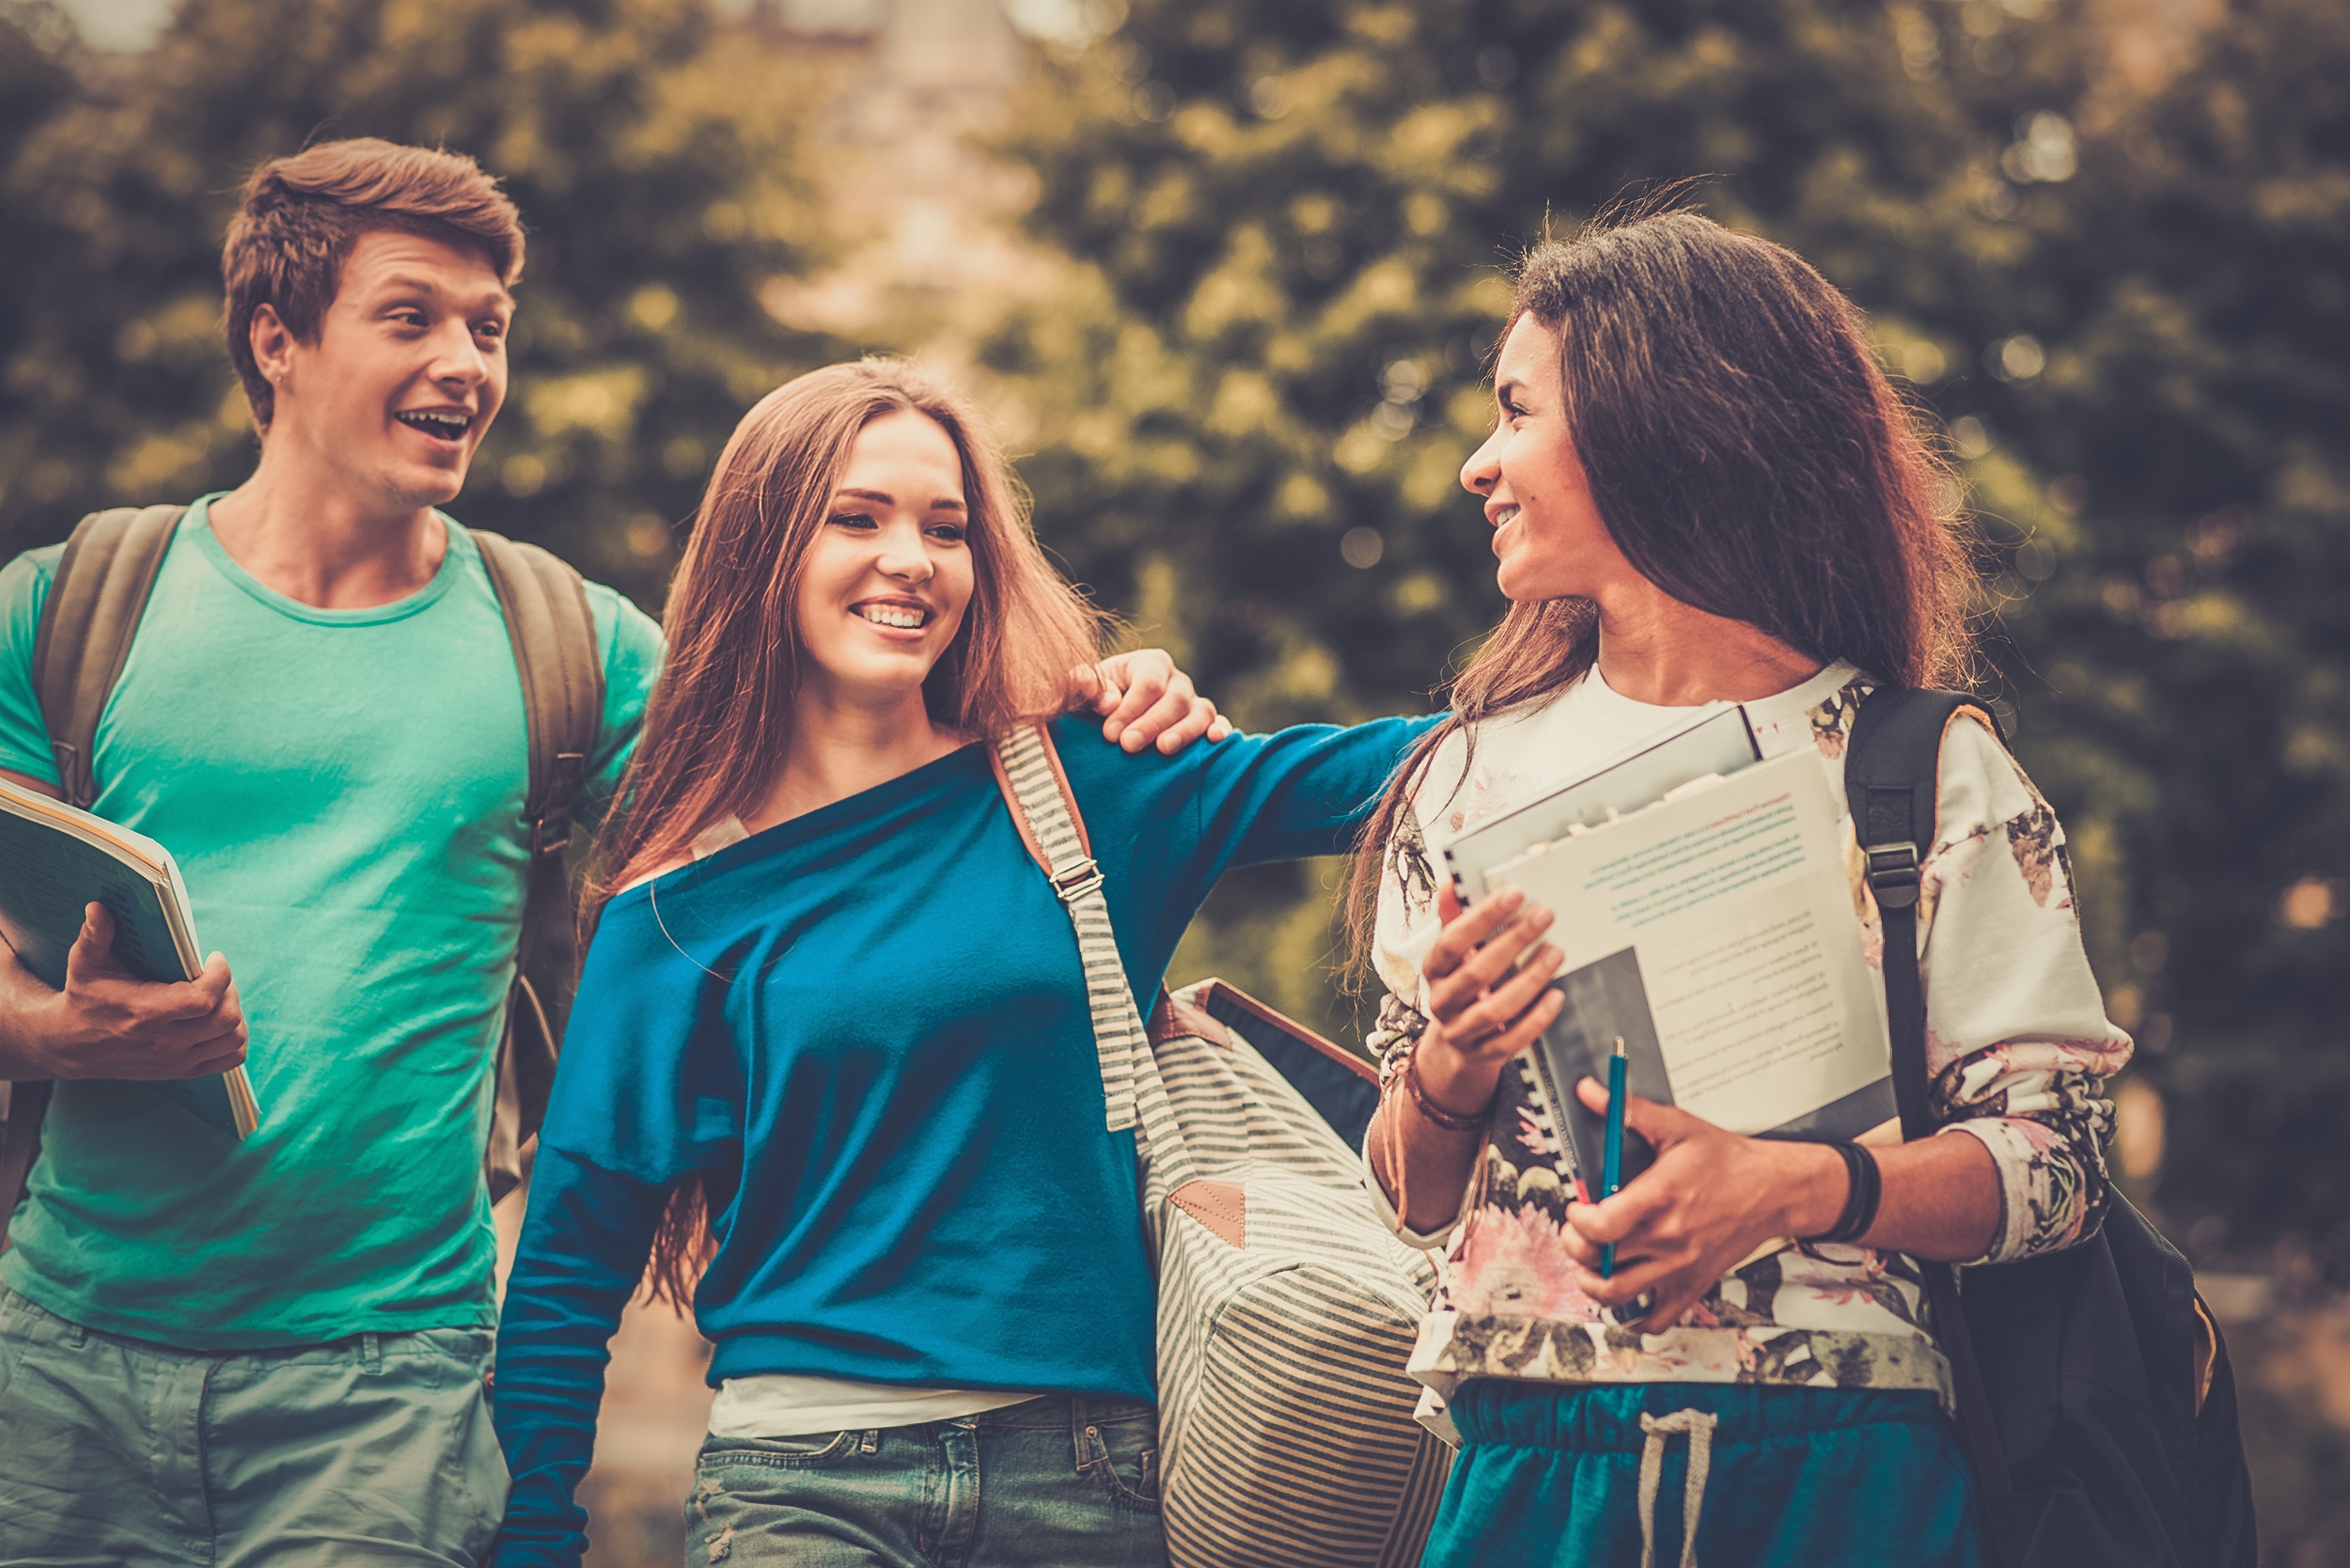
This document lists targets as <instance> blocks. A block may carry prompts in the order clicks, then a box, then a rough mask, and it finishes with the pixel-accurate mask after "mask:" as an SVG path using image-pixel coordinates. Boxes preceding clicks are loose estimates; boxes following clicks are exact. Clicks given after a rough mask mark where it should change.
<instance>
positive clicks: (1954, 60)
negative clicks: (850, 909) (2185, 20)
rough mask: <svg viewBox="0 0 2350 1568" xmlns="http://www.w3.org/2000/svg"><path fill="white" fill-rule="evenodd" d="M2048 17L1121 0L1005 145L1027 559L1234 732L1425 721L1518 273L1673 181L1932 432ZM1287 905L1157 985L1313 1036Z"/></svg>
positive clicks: (1443, 653) (1801, 6) (2051, 19)
mask: <svg viewBox="0 0 2350 1568" xmlns="http://www.w3.org/2000/svg"><path fill="white" fill-rule="evenodd" d="M2041 9H2042V8H2041V7H2040V6H2039V5H2037V4H2032V3H2023V0H2019V3H2017V4H2014V5H2013V6H2012V7H2011V8H2000V7H1998V6H1995V5H1987V4H1985V5H1970V6H1968V7H1966V8H1959V7H1954V6H1950V5H1945V4H1938V3H1937V4H1931V5H1908V4H1896V5H1892V6H1887V5H1883V4H1875V3H1860V0H1784V3H1780V4H1774V5H1770V6H1758V5H1753V4H1749V3H1746V0H1670V3H1665V4H1649V5H1642V6H1639V7H1637V8H1634V7H1628V6H1622V5H1617V4H1611V3H1604V0H1567V3H1558V4H1548V5H1541V6H1529V5H1519V4H1512V3H1509V0H1442V3H1434V4H1422V5H1415V6H1403V5H1365V4H1355V3H1347V0H1322V3H1315V4H1298V5H1292V6H1284V7H1278V8H1263V7H1256V6H1250V5H1246V4H1243V3H1240V0H1210V3H1197V0H1136V4H1135V5H1134V6H1133V8H1132V10H1131V12H1130V14H1129V17H1128V20H1127V22H1126V24H1125V25H1124V27H1123V28H1122V29H1121V30H1120V32H1119V33H1118V34H1117V35H1116V36H1115V37H1114V38H1112V39H1108V40H1106V41H1105V42H1104V43H1102V44H1100V45H1097V46H1096V47H1094V48H1093V49H1091V50H1089V51H1087V52H1085V53H1084V54H1083V55H1079V56H1077V57H1076V58H1074V59H1073V61H1071V62H1069V63H1068V64H1067V65H1066V66H1065V67H1064V68H1063V69H1061V70H1060V71H1058V72H1056V73H1055V74H1054V76H1053V77H1052V79H1051V80H1050V81H1049V83H1048V84H1047V85H1046V86H1044V87H1043V88H1042V90H1041V91H1040V92H1039V93H1038V94H1037V95H1036V97H1035V100H1034V102H1033V103H1032V104H1031V106H1030V108H1029V111H1028V114H1027V117H1026V119H1025V121H1024V123H1023V124H1022V126H1021V127H1020V129H1019V131H1018V133H1016V134H1015V136H1014V137H1013V139H1012V143H1011V146H1012V149H1013V150H1014V152H1015V153H1016V154H1017V155H1018V156H1020V157H1023V158H1025V159H1026V160H1027V161H1028V162H1029V163H1030V164H1031V165H1033V166H1034V167H1035V168H1036V170H1037V171H1038V173H1039V175H1040V176H1041V179H1042V195H1041V196H1040V199H1039V201H1038V203H1037V205H1036V208H1035V210H1034V212H1033V214H1032V219H1031V221H1032V224H1033V227H1034V228H1035V229H1036V230H1037V232H1039V233H1040V234H1041V235H1042V236H1044V237H1046V238H1048V239H1050V240H1051V241H1053V242H1055V243H1057V244H1058V246H1059V247H1060V248H1061V249H1062V250H1063V251H1064V252H1065V253H1066V254H1067V255H1068V256H1070V257H1071V258H1072V259H1073V270H1074V275H1075V282H1074V284H1073V287H1072V289H1071V290H1070V291H1069V293H1070V296H1071V297H1070V298H1064V299H1056V300H1055V301H1054V302H1053V306H1052V307H1051V308H1050V309H1044V310H1038V311H1036V312H1034V313H1032V314H1030V315H1028V316H1027V317H1026V318H1024V319H1021V320H1019V321H1014V322H1013V323H1011V325H1010V326H1009V327H1008V328H1007V330H1006V331H1005V332H1004V333H1003V334H1002V335H1001V336H1000V337H998V339H997V340H996V341H995V344H994V345H993V346H992V353H991V356H990V359H991V364H992V365H993V366H994V367H995V368H996V369H997V370H999V371H1000V372H1002V373H1004V374H1006V375H1008V376H1010V377H1012V378H1015V379H1016V380H1017V382H1018V383H1019V384H1020V386H1021V388H1022V391H1023V393H1024V395H1025V396H1026V398H1028V399H1029V400H1032V401H1034V402H1035V403H1036V404H1038V405H1039V406H1040V407H1041V408H1042V409H1043V410H1046V411H1048V412H1046V413H1045V414H1044V415H1043V416H1042V418H1041V420H1040V423H1041V425H1042V428H1044V429H1045V430H1046V431H1049V432H1050V437H1049V439H1048V440H1047V441H1046V442H1045V444H1044V446H1043V449H1042V450H1041V451H1040V452H1039V453H1038V454H1037V455H1036V456H1035V457H1034V458H1032V459H1031V460H1029V461H1028V463H1026V466H1025V472H1026V474H1027V476H1028V478H1029V481H1030V483H1031V484H1032V485H1034V487H1035V489H1036V492H1037V496H1038V502H1039V513H1040V519H1041V522H1042V526H1043V528H1044V531H1045V533H1046V537H1047V538H1048V539H1049V540H1050V541H1052V542H1053V543H1055V545H1056V546H1057V547H1058V548H1059V549H1061V550H1062V551H1064V552H1065V553H1066V554H1067V556H1068V557H1069V558H1070V559H1071V560H1072V561H1073V564H1074V565H1075V566H1076V568H1077V571H1078V573H1079V575H1081V576H1083V577H1084V578H1086V579H1087V580H1088V581H1089V582H1092V583H1095V584H1098V585H1101V586H1102V587H1103V588H1105V590H1106V591H1107V593H1108V595H1109V597H1110V598H1111V599H1112V600H1113V601H1114V602H1116V603H1119V604H1121V605H1122V606H1125V607H1127V608H1128V609H1129V610H1130V611H1131V612H1132V613H1133V614H1134V615H1135V616H1136V619H1137V620H1138V622H1139V634H1140V635H1145V636H1148V637H1150V638H1152V639H1154V640H1155V639H1164V640H1166V641H1167V642H1169V643H1170V644H1172V645H1174V646H1176V647H1178V648H1179V649H1180V650H1182V651H1183V652H1184V653H1185V654H1186V656H1187V657H1188V658H1189V659H1190V660H1191V662H1192V666H1193V667H1194V668H1195V669H1196V670H1197V671H1198V673H1199V675H1200V676H1201V677H1202V679H1203V680H1204V681H1205V682H1206V683H1207V684H1208V687H1209V689H1211V690H1213V691H1214V692H1215V693H1216V694H1217V695H1218V696H1219V698H1221V699H1224V700H1226V701H1227V702H1228V703H1229V704H1230V706H1231V707H1232V709H1233V710H1234V711H1235V713H1238V714H1239V715H1240V716H1241V717H1242V718H1243V719H1244V720H1245V721H1246V722H1248V723H1250V724H1254V725H1270V724H1276V723H1280V722H1284V721H1288V720H1291V719H1294V718H1299V717H1307V716H1332V717H1355V716H1360V715H1363V714H1367V713H1374V712H1382V711H1390V710H1394V709H1398V708H1412V707H1417V706H1419V705H1421V704H1422V702H1423V701H1424V699H1425V694H1426V693H1427V692H1428V690H1429V688H1430V687H1431V686H1432V685H1433V684H1434V682H1436V681H1437V680H1438V679H1439V678H1440V677H1441V675H1442V674H1443V673H1444V671H1445V670H1446V668H1447V666H1448V665H1449V663H1450V662H1451V661H1452V659H1453V657H1454V655H1455V652H1456V651H1458V650H1460V649H1461V648H1462V647H1463V646H1464V645H1465V644H1466V643H1467V642H1468V641H1469V640H1470V639H1472V638H1474V637H1476V636H1477V635H1480V634H1481V632H1482V631H1483V630H1484V629H1485V628H1487V627H1488V626H1490V625H1491V624H1492V623H1493V621H1494V620H1495V619H1496V618H1497V616H1498V614H1499V611H1500V608H1501V601H1500V599H1499V596H1498V595H1497V593H1496V590H1495V589H1494V587H1493V580H1492V579H1493V572H1492V559H1491V556H1490V554H1489V551H1488V548H1487V537H1488V536H1487V530H1486V528H1485V526H1484V525H1483V523H1482V520H1481V517H1480V516H1479V513H1478V511H1477V509H1476V508H1475V506H1474V505H1473V504H1472V503H1471V502H1470V500H1469V498H1468V497H1467V496H1466V495H1465V494H1463V493H1462V492H1461V491H1460V490H1459V488H1458V484H1457V479H1456V472H1457V469H1458V466H1459V464H1460V462H1461V460H1462V458H1463V457H1464V456H1465V454H1466V452H1467V450H1468V449H1469V447H1472V446H1473V445H1474V444H1475V442H1476V441H1477V440H1478V439H1479V438H1481V435H1482V433H1483V431H1485V429H1486V428H1487V427H1488V423H1489V418H1490V414H1489V408H1490V404H1489V398H1488V395H1487V393H1486V392H1485V391H1484V390H1483V388H1482V386H1481V361H1482V358H1483V355H1484V353H1485V352H1486V350H1487V348H1488V346H1489V344H1490V343H1491V340H1492V338H1493V336H1494V334H1495V331H1496V328H1497V327H1498V325H1499V324H1500V321H1501V319H1502V317H1503V315H1504V314H1505V312H1506V309H1507V306H1508V302H1509V290H1508V288H1507V286H1506V284H1505V282H1504V280H1503V277H1502V269H1503V267H1504V266H1505V264H1506V263H1507V261H1508V259H1510V257H1511V256H1512V254H1513V253H1514V251H1515V250H1516V249H1518V248H1519V247H1521V246H1523V245H1524V244H1525V243H1528V241H1529V240H1532V239H1537V238H1540V237H1541V236H1542V235H1543V233H1544V232H1546V231H1550V230H1553V229H1560V228H1571V227H1573V226H1575V225H1576V224H1578V223H1580V222H1582V221H1584V220H1585V219H1586V218H1588V217H1590V215H1591V214H1593V213H1594V212H1600V211H1602V210H1605V209H1606V208H1608V207H1610V206H1611V205H1612V204H1615V203H1617V202H1618V201H1619V200H1620V199H1622V198H1623V197H1624V196H1626V195H1627V193H1632V194H1636V195H1637V193H1640V192H1643V191H1646V192H1650V193H1659V192H1662V193H1664V194H1669V192H1670V189H1671V187H1672V184H1673V182H1674V181H1678V180H1688V179H1692V178H1698V177H1702V183H1701V184H1700V185H1699V186H1698V187H1697V188H1696V191H1695V192H1694V195H1695V196H1696V197H1697V198H1698V199H1700V200H1701V201H1702V202H1703V203H1704V205H1705V206H1706V208H1707V209H1708V210H1709V211H1710V212H1713V213H1714V214H1716V216H1718V217H1720V218H1722V219H1723V220H1725V221H1728V222H1731V223H1734V224H1739V225H1743V226H1747V227H1753V228H1756V229H1758V230H1761V231H1763V232H1765V233H1768V234H1770V235H1772V236H1773V237H1775V238H1778V239H1781V240H1784V241H1786V242H1788V243H1792V244H1794V246H1795V247H1796V248H1798V249H1799V250H1801V251H1802V252H1804V253H1805V254H1806V255H1808V256H1810V257H1811V258H1812V259H1814V260H1815V261H1817V262H1818V263H1819V264H1820V265H1821V266H1822V267H1823V268H1824V269H1825V270H1826V271H1827V272H1828V274H1830V275H1831V276H1832V277H1834V278H1836V280H1837V281H1838V282H1840V283H1841V284H1842V285H1843V286H1844V287H1845V288H1846V289H1848V290H1851V291H1852V292H1853V293H1854V294H1855V295H1856V296H1857V297H1858V298H1859V299H1860V300H1861V301H1862V302H1863V303H1864V304H1866V305H1867V306H1869V307H1870V308H1871V309H1872V311H1874V312H1875V313H1876V319H1877V321H1878V325H1879V329H1880V333H1881V336H1882V337H1883V339H1884V341H1885V346H1886V350H1887V353H1888V358H1889V359H1890V360H1891V361H1892V363H1893V364H1894V366H1895V367H1896V368H1898V369H1900V370H1901V371H1903V372H1904V374H1906V375H1908V376H1910V377H1911V378H1913V379H1914V380H1915V381H1916V382H1917V383H1919V384H1922V385H1930V386H1933V387H1935V390H1936V392H1937V393H1938V394H1940V395H1942V396H1945V397H1951V398H1955V399H1957V400H1961V401H1962V403H1963V401H1964V400H1966V398H1967V397H1969V396H1970V395H1971V392H1970V388H1969V383H1970V382H1971V381H1973V380H1976V379H1979V378H1980V376H1981V371H1980V370H1979V368H1977V367H1978V355H1979V353H1980V351H1981V349H1982V345H1984V344H1986V343H1989V342H1993V341H1996V340H2001V339H2005V338H2007V337H2010V336H2012V335H2013V333H2014V332H2015V331H2016V330H2017V324H2018V323H2017V321H2016V318H2015V314H2014V306H2013V301H2014V299H2015V298H2016V297H2017V295H2018V294H2019V292H2020V291H2021V290H2019V288H2018V285H2017V278H2018V276H2019V274H2024V273H2025V272H2026V271H2027V268H2028V264H2029V259H2030V257H2031V254H2032V228H2031V222H2032V217H2033V212H2034V210H2035V209H2036V207H2037V206H2039V205H2041V204H2042V202H2043V200H2044V196H2043V194H2042V193H2041V192H2040V191H2037V190H2034V189H2030V188H2028V187H2029V186H2031V185H2035V184H2046V185H2052V184H2053V183H2055V180H2039V181H2034V180H2023V181H2020V182H2019V180H2016V179H2014V178H2011V177H2010V175H2009V174H2007V173H2006V172H2004V171H2003V170H2002V166H2001V165H2002V161H2003V160H2006V161H2008V162H2014V161H2015V160H2014V159H2013V156H2012V154H2013V149H2014V148H2015V147H2016V144H2017V136H2018V127H2019V126H2022V127H2029V126H2031V125H2032V124H2034V123H2035V122H2034V119H2033V117H2035V116H2039V117H2044V118H2043V120H2042V121H2041V122H2040V123H2041V124H2042V125H2043V138H2044V140H2045V139H2048V138H2049V137H2051V136H2062V137H2065V138H2068V140H2067V142H2066V145H2065V149H2064V150H2065V151H2066V152H2067V153H2069V149H2070V143H2069V137H2070V135H2071V128H2070V124H2069V121H2068V120H2066V119H2065V118H2064V117H2063V115H2062V113H2061V110H2062V109H2063V107H2064V106H2066V105H2068V104H2070V103H2072V102H2076V100H2078V99H2080V98H2081V96H2082V95H2083V92H2084V90H2085V87H2086V85H2087V83H2086V79H2085V71H2086V63H2087V60H2088V58H2089V56H2088V55H2087V52H2086V51H2085V50H2084V49H2083V48H2082V47H2081V44H2080V38H2079V33H2080V28H2079V24H2077V22H2076V20H2075V19H2073V18H2072V17H2071V16H2070V15H2069V13H2066V12H2063V11H2061V10H2060V9H2057V8H2048V10H2047V13H2046V14H2045V15H2041V16H2036V17H2035V16H2029V15H2017V14H2015V13H2016V12H2018V11H2023V12H2038V11H2040V10H2041ZM2048 156H2049V159H2050V165H2049V166H2047V167H2045V168H2041V169H2039V171H2038V172H2040V173H2043V174H2045V175H2049V176H2059V175H2062V174H2070V173H2071V169H2070V167H2069V166H2067V167H2065V168H2063V169H2058V168H2056V167H2054V166H2053V165H2054V161H2055V158H2056V156H2057V155H2056V154H2055V153H2050V154H2049V155H2048ZM2000 538H2001V540H2002V541H2003V542H2004V543H2006V544H2008V545H2010V546H2012V545H2013V542H2014V540H2013V538H2011V537H2009V536H2008V535H2007V534H2005V533H2004V532H2003V533H2002V534H2001V535H2000ZM1330 874H1331V873H1330V871H1329V870H1328V869H1327V868H1324V870H1323V871H1322V872H1321V873H1320V875H1321V878H1322V880H1324V882H1326V881H1328V880H1329V877H1330ZM1314 876H1315V873H1313V872H1282V871H1276V872H1261V873H1257V875H1256V876H1255V878H1254V879H1253V882H1252V883H1251V884H1249V885H1248V886H1247V890H1246V892H1244V893H1242V894H1240V895H1238V896H1235V897H1231V898H1228V899H1226V900H1224V901H1223V902H1220V903H1219V904H1218V905H1217V906H1216V908H1215V910H1214V916H1215V917H1216V918H1215V919H1214V920H1211V921H1210V922H1209V923H1208V924H1207V925H1206V926H1205V927H1203V928H1201V929H1199V931H1198V932H1196V933H1195V940H1194V942H1193V945H1192V947H1191V949H1188V950H1187V951H1186V953H1185V955H1184V960H1183V962H1185V963H1189V964H1215V965H1217V966H1221V967H1226V968H1230V969H1235V970H1237V971H1238V972H1237V973H1235V974H1234V976H1233V978H1235V979H1237V980H1241V981H1242V983H1244V984H1251V985H1257V986H1262V987H1264V988H1265V989H1266V990H1267V991H1268V992H1269V993H1270V994H1271V995H1272V996H1275V997H1277V999H1279V1000H1280V1001H1281V1002H1282V1003H1284V1005H1288V1006H1291V1007H1296V1008H1304V1009H1306V1010H1308V1011H1313V1012H1316V1013H1318V1014H1319V1015H1321V1016H1323V1017H1324V1018H1325V1019H1331V1020H1332V1021H1333V1022H1334V1024H1335V1017H1334V1014H1333V1013H1332V1011H1330V1000H1329V997H1328V994H1327V991H1326V986H1325V983H1324V979H1323V976H1321V975H1320V974H1317V973H1315V972H1314V961H1315V960H1317V959H1324V958H1326V957H1328V956H1329V955H1330V952H1331V949H1332V937H1331V936H1330V934H1329V932H1328V928H1327V926H1326V924H1325V923H1324V920H1323V919H1322V917H1321V912H1320V909H1319V908H1318V907H1316V908H1310V909H1309V908H1308V906H1307V902H1308V901H1310V900H1312V899H1313V898H1314V896H1315V895H1314V893H1313V891H1312V890H1310V888H1309V884H1310V883H1311V881H1312V880H1313V879H1314ZM1219 922H1220V925H1219Z"/></svg>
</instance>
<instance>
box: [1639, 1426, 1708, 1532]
mask: <svg viewBox="0 0 2350 1568" xmlns="http://www.w3.org/2000/svg"><path fill="white" fill-rule="evenodd" d="M1715 1422H1716V1418H1715V1417H1713V1416H1709V1415H1707V1414H1706V1413H1705V1412H1704V1411H1702V1410H1676V1411H1674V1412H1673V1413H1672V1414H1671V1415H1669V1416H1652V1415H1650V1414H1649V1413H1648V1412H1647V1411H1645V1410H1643V1411H1642V1412H1640V1430H1641V1431H1642V1432H1644V1433H1646V1434H1648V1441H1646V1442H1644V1443H1642V1444H1641V1445H1640V1568H1656V1491H1657V1488H1658V1487H1659V1486H1661V1485H1663V1484H1664V1481H1665V1439H1666V1438H1667V1437H1669V1436H1670V1435H1673V1434H1674V1433H1676V1432H1678V1433H1683V1434H1685V1435H1687V1436H1688V1439H1689V1473H1688V1475H1687V1476H1686V1477H1684V1479H1683V1481H1682V1483H1681V1568H1698V1513H1699V1512H1700V1510H1701V1509H1703V1508H1704V1506H1705V1477H1706V1472H1707V1471H1708V1470H1710V1469H1711V1468H1712V1467H1713V1464H1714V1426H1715Z"/></svg>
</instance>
